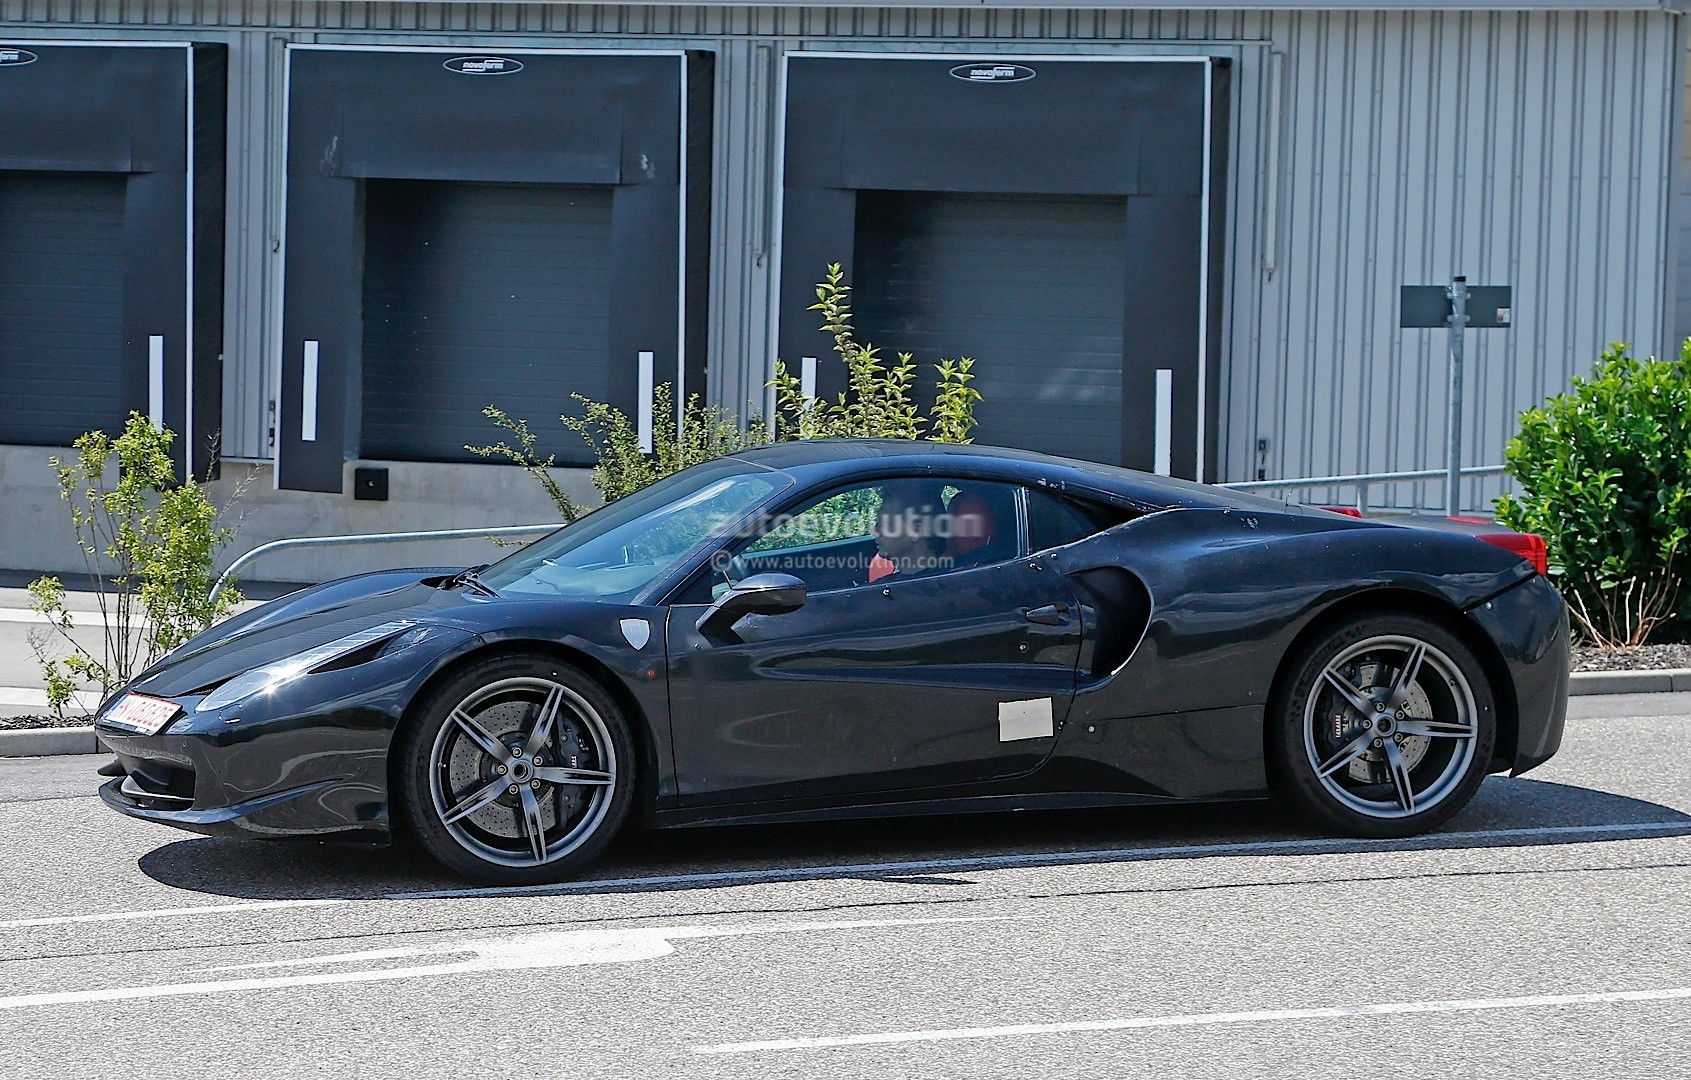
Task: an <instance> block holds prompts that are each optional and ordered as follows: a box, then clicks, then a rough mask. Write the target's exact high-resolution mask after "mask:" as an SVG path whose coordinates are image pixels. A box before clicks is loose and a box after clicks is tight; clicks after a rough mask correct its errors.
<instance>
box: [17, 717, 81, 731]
mask: <svg viewBox="0 0 1691 1080" xmlns="http://www.w3.org/2000/svg"><path fill="white" fill-rule="evenodd" d="M93 724H94V717H93V716H64V717H59V716H0V731H26V730H29V729H32V728H67V727H92V726H93Z"/></svg>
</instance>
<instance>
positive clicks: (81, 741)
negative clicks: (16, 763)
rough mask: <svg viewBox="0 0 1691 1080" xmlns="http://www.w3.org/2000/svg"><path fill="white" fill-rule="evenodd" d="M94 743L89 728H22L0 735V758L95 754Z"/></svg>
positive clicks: (96, 747)
mask: <svg viewBox="0 0 1691 1080" xmlns="http://www.w3.org/2000/svg"><path fill="white" fill-rule="evenodd" d="M99 752H100V747H99V744H98V741H97V740H96V739H95V738H94V729H93V728H92V727H68V728H64V727H61V728H24V729H22V730H21V731H0V758H18V757H60V756H64V755H69V754H97V753H99Z"/></svg>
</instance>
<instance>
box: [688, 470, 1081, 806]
mask: <svg viewBox="0 0 1691 1080" xmlns="http://www.w3.org/2000/svg"><path fill="white" fill-rule="evenodd" d="M929 483H930V484H937V486H938V489H941V490H942V491H943V499H944V502H945V507H944V508H942V509H941V511H940V513H941V514H942V515H943V516H945V517H947V518H950V519H954V520H952V521H951V526H952V527H951V528H950V529H949V531H950V532H951V533H953V534H957V533H963V534H967V533H968V532H969V531H970V530H969V528H968V526H969V520H968V518H969V515H970V513H971V512H973V513H975V514H976V515H977V518H978V516H979V515H980V514H982V513H985V514H986V515H987V516H988V517H992V518H995V520H992V521H990V522H989V523H988V527H989V529H990V530H991V533H992V535H989V536H985V537H982V536H979V535H976V536H973V537H970V536H968V535H962V536H958V535H951V536H947V537H944V538H942V539H943V544H936V545H935V546H934V548H933V550H934V551H935V559H934V563H935V565H932V566H912V567H911V568H910V569H909V570H908V572H906V571H904V570H896V571H894V572H891V573H888V572H887V571H886V570H885V568H884V567H883V568H882V570H881V572H880V573H881V576H876V570H875V566H874V552H875V548H876V545H877V544H882V545H884V544H885V543H886V540H885V539H884V538H877V537H874V536H872V535H871V533H872V532H873V531H874V530H873V528H871V527H869V526H868V525H866V524H865V522H864V521H862V520H859V521H857V522H855V523H853V522H851V521H849V520H848V521H846V523H845V524H843V525H842V524H840V520H839V519H840V518H842V517H846V518H849V517H850V514H844V515H842V514H840V513H835V514H834V515H833V517H834V519H835V520H834V521H833V522H832V523H831V524H829V523H824V524H823V525H822V527H820V528H812V529H809V530H805V529H793V528H792V525H793V523H803V522H804V521H806V520H807V515H810V516H814V514H815V513H816V512H817V511H818V508H819V507H821V508H825V507H827V506H835V507H836V508H837V507H839V506H841V505H844V506H845V507H847V508H848V509H851V508H855V509H851V512H852V513H857V514H859V515H860V516H862V515H863V512H864V511H865V510H866V509H867V510H872V509H873V508H874V506H875V505H876V504H877V503H878V502H879V501H880V499H881V495H882V493H883V489H884V485H881V484H867V485H858V486H856V487H853V488H848V489H844V490H842V491H836V492H832V493H829V494H828V495H826V496H825V497H824V498H821V499H813V500H810V501H809V504H808V505H806V506H803V507H801V508H800V509H799V510H798V511H797V512H796V513H794V514H792V515H790V516H788V517H787V518H786V519H785V522H784V523H782V524H777V525H775V526H773V527H772V529H771V530H770V531H768V532H766V533H764V534H763V535H762V536H761V537H759V538H757V539H754V540H753V541H750V542H748V543H746V544H743V545H741V547H740V549H739V550H737V551H736V550H732V549H731V550H729V551H726V552H724V553H723V555H722V557H720V558H719V559H718V560H717V564H718V566H720V567H724V568H726V569H728V570H729V576H730V577H732V576H733V568H734V567H735V566H738V567H739V568H740V569H741V570H742V571H744V570H757V571H763V572H767V571H769V570H772V569H773V570H782V569H785V570H790V571H792V572H793V573H794V575H795V576H797V577H799V578H801V579H803V580H805V581H806V582H807V585H811V584H813V588H812V589H811V591H810V592H809V594H808V596H807V598H806V600H805V603H804V604H803V605H802V606H801V607H800V608H798V609H797V610H796V611H791V612H789V613H786V614H781V615H747V616H745V617H743V618H742V619H741V620H740V621H739V622H738V623H736V624H735V625H734V627H733V629H732V632H731V633H728V634H706V633H703V632H701V631H700V630H699V628H698V626H697V624H698V622H699V619H700V617H701V616H702V615H703V614H704V613H705V611H706V610H707V609H708V607H709V600H710V598H711V591H710V589H709V588H708V585H709V582H708V581H707V582H705V584H704V586H703V587H701V586H699V585H698V584H696V585H695V587H694V591H693V592H692V594H691V595H684V597H683V600H684V602H681V603H678V604H675V605H673V606H672V607H671V610H670V613H669V635H668V641H669V665H670V702H671V715H672V718H673V733H674V734H673V739H674V742H673V746H674V753H675V764H676V772H677V775H678V777H679V793H680V794H681V795H682V796H683V797H684V798H690V799H692V800H696V801H708V802H737V801H750V800H762V799H778V798H805V799H809V800H815V801H821V802H826V801H840V800H846V799H849V798H851V797H853V796H861V795H869V794H873V793H883V794H884V793H889V792H911V793H913V794H914V793H921V792H929V791H933V790H936V789H941V788H946V787H950V786H954V785H959V784H968V783H971V782H977V781H985V780H992V779H996V778H1002V777H1009V776H1015V775H1018V774H1020V773H1024V772H1027V771H1029V770H1031V769H1033V768H1035V767H1036V766H1038V765H1039V763H1040V762H1041V761H1043V760H1044V759H1045V757H1046V756H1047V754H1048V753H1049V752H1050V750H1051V747H1052V745H1053V742H1054V735H1055V732H1056V728H1057V726H1058V725H1060V724H1061V722H1062V721H1063V719H1064V716H1065V715H1066V713H1067V710H1068V707H1069V704H1070V701H1071V698H1072V694H1073V689H1074V679H1075V665H1076V661H1077V659H1078V654H1079V647H1080V621H1079V618H1078V615H1077V602H1078V601H1077V597H1076V596H1075V594H1074V592H1073V591H1072V589H1071V588H1070V586H1069V585H1068V583H1067V582H1066V581H1065V580H1064V579H1063V577H1062V575H1060V574H1058V573H1056V572H1055V571H1053V570H1051V569H1049V568H1048V567H1047V566H1046V565H1045V563H1044V562H1043V561H1042V560H1041V559H1037V558H1028V557H1027V556H1026V555H1025V554H1024V552H1025V550H1026V549H1025V528H1024V527H1023V524H1022V522H1023V518H1024V513H1025V511H1024V509H1023V499H1024V495H1023V493H1022V492H1021V491H1020V489H1017V488H1015V487H1013V486H1012V485H1008V484H1000V483H991V482H982V481H978V480H963V479H957V480H951V481H937V482H935V481H932V480H930V481H929ZM994 507H995V508H996V510H995V511H994V510H993V509H992V508H994ZM783 529H786V530H788V532H787V536H788V537H789V538H792V537H793V536H794V535H795V534H796V536H797V539H798V540H799V541H800V542H798V543H793V544H788V545H786V546H785V547H783V545H782V544H781V543H779V542H777V543H774V544H772V543H771V542H770V541H771V539H772V538H773V539H775V540H777V541H779V540H780V539H781V537H782V535H783V534H782V532H781V530H783ZM842 551H843V552H848V553H853V554H854V555H855V557H856V558H858V559H859V561H860V562H863V563H864V564H865V565H860V566H849V565H848V566H846V567H843V568H842V566H841V565H840V560H839V559H838V558H836V557H835V556H836V555H837V554H838V553H839V552H842ZM819 552H820V553H826V555H827V557H826V558H819V557H818V553H819ZM782 556H784V559H783V557H782ZM846 557H847V558H851V557H853V555H852V554H848V555H847V556H846ZM748 564H749V565H748ZM871 578H874V580H870V579H871ZM724 584H725V583H723V582H722V581H720V580H718V581H717V586H716V591H717V592H718V593H720V591H721V589H722V588H723V587H724Z"/></svg>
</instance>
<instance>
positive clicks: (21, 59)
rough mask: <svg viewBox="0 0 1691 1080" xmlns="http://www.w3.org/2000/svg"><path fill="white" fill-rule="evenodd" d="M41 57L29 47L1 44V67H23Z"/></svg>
mask: <svg viewBox="0 0 1691 1080" xmlns="http://www.w3.org/2000/svg"><path fill="white" fill-rule="evenodd" d="M39 59H41V58H40V57H38V56H36V55H35V54H34V53H32V52H30V51H29V50H28V49H12V48H8V47H6V46H5V45H0V67H23V66H24V65H25V64H33V63H35V62H36V61H37V60H39Z"/></svg>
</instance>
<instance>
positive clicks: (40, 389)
mask: <svg viewBox="0 0 1691 1080" xmlns="http://www.w3.org/2000/svg"><path fill="white" fill-rule="evenodd" d="M124 184H125V178H124V177H123V176H114V175H109V174H81V173H12V174H0V403H3V407H0V443H21V444H33V445H38V446H68V445H70V443H71V442H72V440H74V439H75V438H76V437H77V436H78V435H80V434H82V433H83V432H84V431H88V430H90V429H93V428H103V429H105V430H107V431H113V432H115V431H117V430H119V429H121V428H122V426H123V422H124V418H125V416H126V415H127V413H126V410H125V408H124V401H125V393H124V391H125V387H124V379H123V266H124V244H123V207H124V194H125V190H124Z"/></svg>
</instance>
